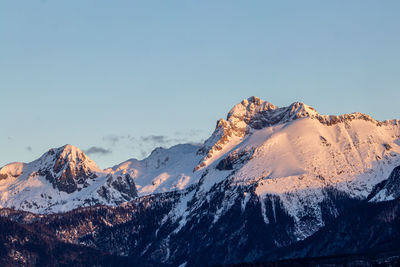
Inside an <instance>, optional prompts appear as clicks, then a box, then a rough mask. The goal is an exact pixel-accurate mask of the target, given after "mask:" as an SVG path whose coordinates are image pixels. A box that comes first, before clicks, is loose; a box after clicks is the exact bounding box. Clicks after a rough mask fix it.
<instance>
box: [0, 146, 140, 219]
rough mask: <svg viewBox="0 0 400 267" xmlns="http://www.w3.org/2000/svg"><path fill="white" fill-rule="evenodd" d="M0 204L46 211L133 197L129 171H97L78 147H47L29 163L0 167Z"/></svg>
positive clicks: (118, 201) (117, 202)
mask: <svg viewBox="0 0 400 267" xmlns="http://www.w3.org/2000/svg"><path fill="white" fill-rule="evenodd" d="M0 194H1V197H0V205H1V206H2V207H12V208H16V209H22V210H28V211H34V212H41V213H43V212H44V213H48V212H60V211H66V210H71V209H73V208H77V207H80V206H87V205H94V204H108V205H117V204H120V203H122V202H125V201H129V200H132V199H134V198H135V197H137V191H136V187H135V183H134V181H133V180H132V179H131V177H130V176H129V174H126V175H113V174H111V173H109V172H106V171H103V170H101V169H100V168H99V167H98V166H97V165H96V163H95V162H94V161H92V160H91V159H90V158H89V157H88V156H86V155H85V154H84V153H83V152H82V151H81V150H80V149H79V148H77V147H74V146H71V145H65V146H63V147H60V148H57V149H50V150H49V151H48V152H46V153H45V154H43V155H42V156H41V157H40V158H39V159H37V160H35V161H33V162H30V163H21V162H15V163H10V164H8V165H6V166H4V167H2V168H1V169H0Z"/></svg>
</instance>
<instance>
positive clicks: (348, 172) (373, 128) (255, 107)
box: [112, 97, 400, 239]
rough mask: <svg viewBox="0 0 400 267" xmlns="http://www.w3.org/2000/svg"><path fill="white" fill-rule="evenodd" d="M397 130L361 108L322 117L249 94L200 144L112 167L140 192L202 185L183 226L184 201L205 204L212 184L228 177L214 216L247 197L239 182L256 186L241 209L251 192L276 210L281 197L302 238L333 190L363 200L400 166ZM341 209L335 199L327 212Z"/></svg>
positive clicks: (267, 217)
mask: <svg viewBox="0 0 400 267" xmlns="http://www.w3.org/2000/svg"><path fill="white" fill-rule="evenodd" d="M399 136H400V122H399V121H397V120H391V121H384V122H380V121H376V120H374V119H373V118H372V117H370V116H368V115H365V114H361V113H353V114H345V115H341V116H329V115H320V114H319V113H318V112H317V111H316V110H315V109H314V108H312V107H310V106H307V105H305V104H303V103H299V102H296V103H293V104H291V105H290V106H288V107H283V108H279V107H276V106H275V105H273V104H271V103H269V102H266V101H262V100H261V99H259V98H257V97H250V98H249V99H246V100H243V101H242V102H241V103H239V104H237V105H236V106H234V107H233V108H232V109H231V110H230V111H229V113H228V116H227V119H226V120H224V119H220V120H219V121H218V123H217V126H216V129H215V131H214V133H213V134H212V136H211V137H210V138H209V139H208V140H206V141H205V143H204V144H203V145H202V146H201V147H200V148H199V149H198V150H197V148H196V147H194V146H191V147H184V146H175V147H173V148H171V149H158V150H156V151H154V152H153V153H152V155H150V157H149V158H147V159H145V160H143V161H136V160H130V161H127V162H124V163H122V164H121V165H118V166H115V167H113V168H112V170H113V171H114V172H115V173H121V174H124V173H129V174H130V175H131V177H133V178H134V180H135V182H136V184H137V185H138V188H139V189H138V191H139V194H140V195H146V194H151V193H158V192H165V191H170V190H174V189H183V188H186V187H188V186H189V185H198V186H199V187H198V189H196V190H197V191H196V192H192V194H191V195H190V197H189V199H188V198H185V199H183V200H182V201H181V204H180V205H181V206H179V207H177V210H176V212H175V214H180V215H179V216H177V217H179V218H181V219H180V220H182V224H185V217H186V216H188V213H190V212H191V211H189V210H187V205H186V202H188V201H191V200H193V199H196V201H197V202H198V205H201V204H202V203H203V204H204V202H206V201H207V197H206V198H204V196H208V198H210V196H209V195H210V194H213V193H214V192H215V188H213V186H215V185H217V184H219V183H221V182H228V181H229V183H230V186H229V188H227V189H224V190H225V191H226V192H225V196H224V197H225V198H227V199H226V200H225V202H224V203H223V204H222V205H223V207H222V208H221V209H220V210H219V211H218V214H216V215H215V216H216V217H215V220H218V216H220V213H224V212H227V211H228V210H229V208H230V205H231V204H230V203H234V202H235V201H236V200H237V199H240V198H241V197H242V196H241V195H240V194H242V193H238V188H242V189H243V188H250V187H251V189H246V190H244V191H247V193H244V194H245V195H246V197H244V199H243V209H245V206H246V203H247V202H248V201H249V199H250V198H251V196H252V195H254V196H256V197H257V198H258V199H259V201H260V203H264V202H265V201H267V202H268V201H270V202H271V203H272V209H274V205H275V204H274V203H279V205H282V207H283V209H284V211H285V212H286V213H287V214H289V215H290V216H291V218H293V219H294V221H295V233H296V238H297V239H303V238H305V237H307V236H309V235H311V234H312V233H313V232H315V231H316V230H318V229H319V228H320V227H322V226H323V225H324V224H325V220H324V218H323V217H324V214H323V213H324V210H323V209H324V206H325V205H326V203H327V202H328V203H333V202H332V200H331V199H330V198H331V196H330V193H329V192H332V190H335V191H337V192H338V193H340V194H343V195H345V196H346V197H348V198H354V199H365V198H366V197H367V196H368V195H369V194H370V193H371V191H372V189H373V188H374V186H375V185H376V184H378V183H379V182H381V181H382V180H384V179H386V178H387V177H388V176H389V174H390V173H391V171H392V170H393V168H395V167H396V166H399V165H400V157H399V153H400V146H399V145H400V141H399V140H400V139H399ZM184 148H186V150H185V149H184ZM228 191H229V192H230V193H229V194H228V193H227V192H228ZM190 198H192V199H190ZM338 212H339V211H338V210H337V207H336V206H335V204H332V207H330V210H329V213H331V215H332V216H337V214H338ZM260 213H261V214H262V216H263V218H264V221H265V223H266V224H268V223H270V221H271V219H272V220H274V215H273V210H272V217H271V214H268V213H269V211H268V208H267V207H266V206H265V205H264V204H262V205H261V210H260ZM325 213H326V212H325ZM305 218H307V219H308V220H311V222H307V223H305V221H304V220H305ZM178 220H179V219H178Z"/></svg>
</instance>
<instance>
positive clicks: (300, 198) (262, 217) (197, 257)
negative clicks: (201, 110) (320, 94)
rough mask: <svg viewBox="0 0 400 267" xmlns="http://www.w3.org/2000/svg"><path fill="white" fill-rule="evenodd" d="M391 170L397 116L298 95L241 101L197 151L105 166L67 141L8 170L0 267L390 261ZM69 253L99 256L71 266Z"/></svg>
mask: <svg viewBox="0 0 400 267" xmlns="http://www.w3.org/2000/svg"><path fill="white" fill-rule="evenodd" d="M399 166H400V121H399V120H388V121H377V120H375V119H373V118H372V117H371V116H369V115H366V114H362V113H352V114H344V115H340V116H336V115H321V114H319V113H318V112H317V111H316V110H315V109H314V108H313V107H310V106H308V105H306V104H303V103H300V102H295V103H293V104H291V105H289V106H287V107H277V106H275V105H273V104H271V103H269V102H267V101H263V100H261V99H259V98H257V97H250V98H248V99H245V100H243V101H242V102H240V103H238V104H237V105H235V106H234V107H233V108H232V109H231V110H230V111H229V112H228V115H227V118H226V119H220V120H218V122H217V125H216V128H215V131H214V132H213V134H212V135H211V136H210V137H209V138H208V139H207V140H206V141H205V142H204V143H203V144H202V145H192V144H180V145H176V146H173V147H171V148H168V149H165V148H157V149H155V150H154V151H153V152H152V153H151V155H150V156H149V157H147V158H145V159H143V160H136V159H129V160H127V161H125V162H123V163H121V164H118V165H116V166H113V167H110V168H107V169H105V170H101V169H100V168H99V167H98V166H97V165H96V163H95V162H94V161H92V160H91V159H90V158H89V157H88V156H87V155H85V154H84V153H83V152H82V151H81V150H80V149H79V148H77V147H74V146H71V145H65V146H63V147H60V148H56V149H50V150H49V151H48V152H46V153H45V154H43V156H41V157H40V158H39V159H37V160H35V161H33V162H30V163H10V164H8V165H5V166H4V167H2V168H1V169H0V206H1V207H2V209H1V210H0V215H1V218H2V220H3V222H0V223H4V224H5V225H7V224H10V223H11V222H12V223H14V225H13V227H14V228H15V229H16V230H13V231H11V232H10V231H8V232H7V231H4V230H3V231H2V232H1V233H0V237H2V238H3V240H5V241H4V242H3V243H4V244H5V245H4V248H3V250H4V251H5V252H4V254H3V257H2V258H3V259H4V264H8V265H13V264H21V263H29V264H32V265H35V264H36V265H38V264H40V263H43V264H44V265H46V264H48V265H51V264H52V263H54V262H55V261H56V262H57V261H59V262H63V263H65V264H70V263H74V260H75V263H77V264H82V265H85V264H86V265H87V264H90V263H92V264H101V263H99V261H98V260H99V259H104V263H105V264H106V265H113V262H115V263H116V262H118V263H119V264H120V265H142V266H154V265H159V266H162V265H165V266H210V265H230V264H242V263H246V262H247V263H252V262H253V263H254V262H265V264H269V263H268V262H270V263H271V262H274V263H271V264H282V265H284V264H289V263H290V264H294V263H295V262H296V261H295V260H294V259H299V258H302V259H303V260H304V259H308V258H313V259H315V258H318V257H338V256H340V255H353V256H351V257H344V259H343V258H341V261H342V262H343V261H346V260H347V261H349V262H350V261H351V260H354V255H358V257H359V258H357V259H356V260H357V261H363V262H364V263H365V264H364V265H367V264H372V265H373V264H375V263H379V262H381V263H383V264H384V263H385V262H394V261H396V259H397V258H396V257H397V255H400V254H399V253H397V251H400V250H399V249H400V247H399V245H400V232H399V229H400V224H399V219H398V214H399V210H400V209H399V208H398V207H400V206H399V205H398V202H399V196H400V181H399V178H400V167H399ZM18 227H19V228H18ZM33 229H43V231H42V232H43V235H39V236H38V233H37V232H35V230H33ZM14 232H15V233H16V234H15V236H13V233H14ZM21 233H25V234H23V236H28V237H30V238H31V239H32V240H36V241H35V242H38V241H37V240H40V239H43V240H46V242H45V241H43V242H44V244H50V243H51V244H52V245H51V246H50V245H44V246H45V247H46V246H47V247H46V248H43V249H44V250H45V251H54V250H56V249H57V248H56V245H54V244H59V245H58V246H65V247H66V248H68V250H71V251H74V252H71V253H68V254H57V255H59V256H57V257H52V258H51V259H48V261H46V260H45V259H46V257H48V256H46V255H48V254H52V253H47V254H46V253H44V252H41V251H33V250H32V249H31V247H32V246H29V244H30V243H29V242H33V241H32V240H28V241H26V242H25V243H24V242H20V239H21V238H22V236H21ZM28 239H29V238H28ZM13 240H14V241H13ZM15 240H18V242H19V243H21V244H19V243H18V242H15ZM48 240H54V242H53V241H51V242H50V241H48ZM22 243H24V244H22ZM39 243H40V242H39ZM27 244H28V245H27ZM77 253H78V254H77ZM79 253H82V255H83V254H84V253H87V254H88V255H94V254H95V255H99V257H98V258H97V259H96V260H97V262H94V260H95V258H93V262H83V261H82V262H79V260H78V259H79V257H78V256H76V255H79ZM371 253H372V254H373V255H376V257H372V258H367V257H366V256H363V255H367V254H371ZM385 253H386V254H385ZM68 255H71V256H70V257H69V256H68ZM74 255H75V256H74ZM82 257H85V258H86V259H88V258H89V259H90V258H92V257H90V256H88V258H87V257H86V256H82ZM360 257H361V258H360ZM334 259H335V258H333V260H330V261H329V262H330V263H329V264H332V261H333V263H334ZM336 259H339V258H336ZM387 259H390V260H389V261H387ZM282 260H283V261H282ZM287 260H289V263H288V262H287ZM290 260H291V261H290ZM310 262H311V261H310ZM338 262H339V260H338ZM303 263H304V262H303ZM314 263H315V262H314ZM43 264H42V265H43ZM271 266H272V265H271Z"/></svg>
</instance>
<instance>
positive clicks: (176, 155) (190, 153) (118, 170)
mask: <svg viewBox="0 0 400 267" xmlns="http://www.w3.org/2000/svg"><path fill="white" fill-rule="evenodd" d="M198 149H199V146H196V145H191V144H183V145H176V146H173V147H171V148H168V149H164V148H161V147H160V148H156V149H155V150H154V151H153V152H152V153H151V154H150V156H149V157H147V158H145V159H143V160H141V161H139V160H136V159H130V160H127V161H125V162H123V163H121V164H119V165H116V166H114V167H112V168H110V169H107V171H112V172H113V173H114V174H115V175H125V174H129V175H130V176H131V177H132V178H133V179H134V181H135V184H136V188H137V189H138V193H139V195H148V194H151V193H161V192H167V191H172V190H181V189H184V188H187V187H188V186H190V185H192V184H194V183H196V182H198V179H199V174H198V173H193V168H194V166H195V165H196V164H197V162H198V161H199V160H200V158H201V157H200V156H199V155H197V154H196V153H197V150H198Z"/></svg>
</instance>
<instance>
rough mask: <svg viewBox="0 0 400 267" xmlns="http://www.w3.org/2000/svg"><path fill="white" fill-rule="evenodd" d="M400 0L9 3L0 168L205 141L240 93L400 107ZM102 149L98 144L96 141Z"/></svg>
mask: <svg viewBox="0 0 400 267" xmlns="http://www.w3.org/2000/svg"><path fill="white" fill-rule="evenodd" d="M399 14H400V1H389V0H385V1H365V0H362V1H361V0H360V1H297V0H296V1H265V0H263V1H215V0H213V1H189V0H182V1H165V0H161V1H131V0H129V1H119V0H115V1H109V0H104V1H101V0H93V1H88V0H64V1H61V0H57V1H56V0H47V1H39V0H25V1H23V0H2V1H1V2H0V51H1V52H0V90H1V91H0V92H1V98H0V99H1V105H0V115H1V128H0V129H1V130H0V151H1V152H0V166H2V165H4V164H6V163H8V162H11V161H24V162H29V161H31V160H34V159H35V158H37V157H39V156H40V155H41V154H42V153H44V152H45V151H46V150H48V149H49V148H51V147H59V146H62V145H64V144H66V143H70V144H73V145H76V146H78V147H80V148H81V149H83V150H86V149H89V148H90V147H98V148H103V149H106V150H109V151H112V152H111V153H100V152H99V153H91V155H90V156H91V158H93V159H94V160H95V161H96V162H97V163H98V164H99V165H100V166H101V167H108V166H111V165H114V164H116V163H119V162H121V161H123V160H126V159H128V158H131V157H136V158H141V157H143V156H144V155H145V154H146V153H149V152H150V151H151V149H152V148H153V147H155V146H160V145H163V146H170V145H173V144H174V143H179V142H199V141H201V140H204V139H205V138H206V137H208V136H209V135H210V134H211V132H212V131H213V129H214V127H215V123H216V120H217V119H218V118H220V117H225V116H226V113H227V112H228V110H229V109H230V108H231V107H232V106H233V105H234V104H236V103H237V102H239V101H241V100H242V99H244V98H247V97H249V96H251V95H256V96H259V97H261V98H262V99H264V100H268V101H270V102H272V103H273V104H275V105H278V106H286V105H289V104H290V103H292V102H294V101H302V102H305V103H307V104H308V105H311V106H313V107H315V108H316V109H317V110H318V111H319V112H320V113H322V114H342V113H351V112H354V111H360V112H363V113H368V114H371V115H372V116H373V117H375V118H377V119H380V120H384V119H392V118H400V108H399V99H400V16H399ZM94 152H96V151H95V150H94Z"/></svg>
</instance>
